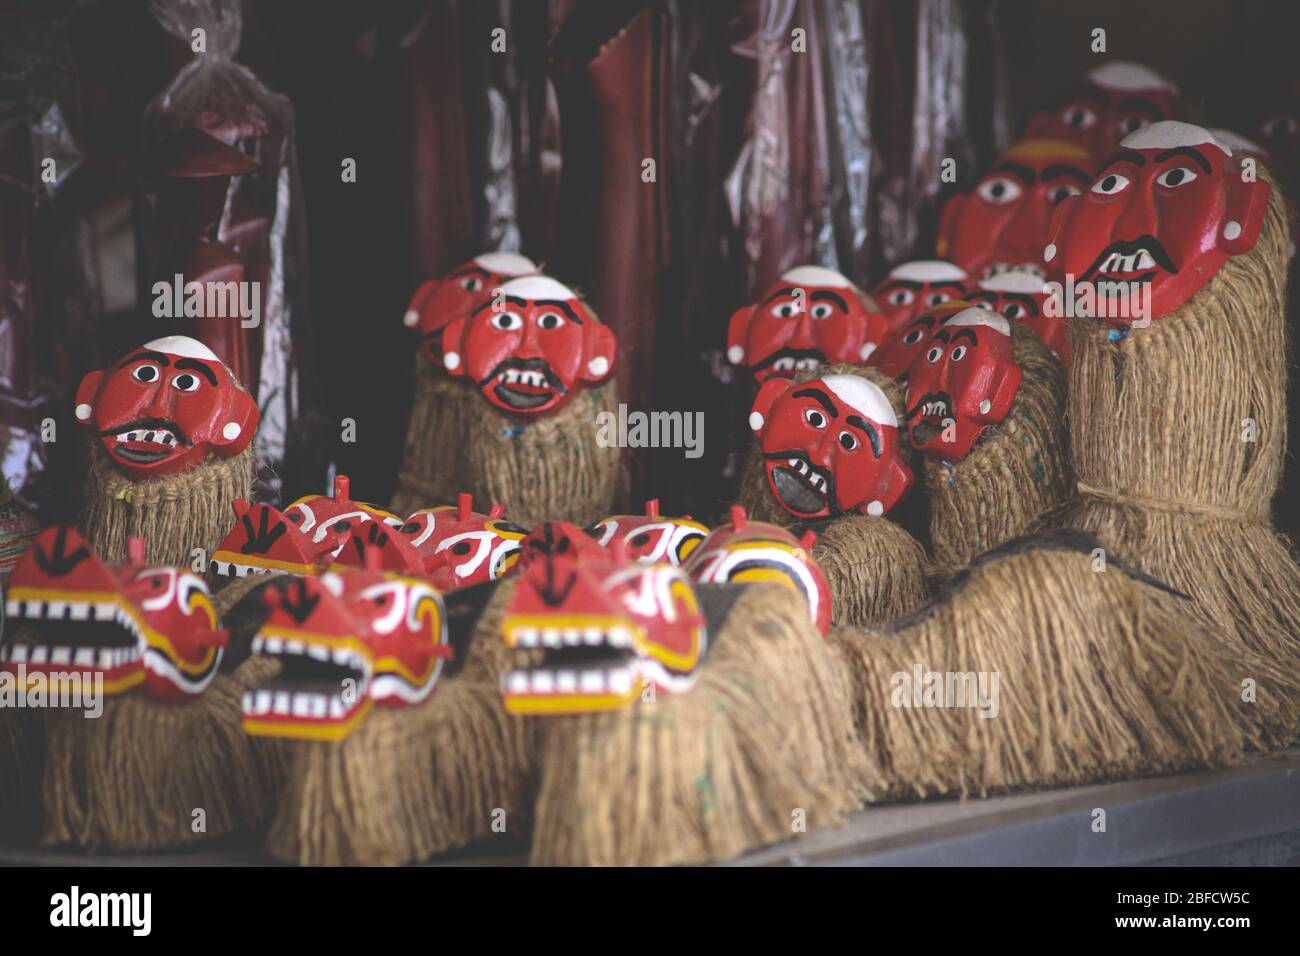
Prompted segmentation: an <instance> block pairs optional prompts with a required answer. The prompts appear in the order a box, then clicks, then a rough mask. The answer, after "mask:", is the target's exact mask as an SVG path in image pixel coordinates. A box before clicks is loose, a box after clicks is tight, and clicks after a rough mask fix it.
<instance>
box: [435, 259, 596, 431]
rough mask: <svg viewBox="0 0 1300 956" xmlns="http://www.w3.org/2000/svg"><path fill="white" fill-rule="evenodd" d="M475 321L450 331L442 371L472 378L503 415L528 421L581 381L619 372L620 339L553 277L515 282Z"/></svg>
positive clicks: (503, 288) (468, 318)
mask: <svg viewBox="0 0 1300 956" xmlns="http://www.w3.org/2000/svg"><path fill="white" fill-rule="evenodd" d="M498 291H499V294H498V295H496V296H494V297H493V298H492V299H491V300H490V301H488V302H487V303H484V304H483V305H480V306H479V307H478V308H477V309H476V310H475V312H474V313H473V315H470V316H466V317H462V318H459V319H456V320H455V321H453V322H452V323H451V324H450V325H448V326H447V329H446V331H445V332H444V333H443V357H442V362H443V366H444V367H445V368H446V369H447V371H448V372H450V373H451V374H452V375H468V376H469V377H470V379H471V380H472V381H473V382H474V384H475V385H476V386H477V387H478V388H479V390H480V391H482V392H483V396H484V397H485V398H486V399H487V400H488V401H489V402H491V403H492V404H493V405H495V406H496V407H497V408H502V409H505V410H506V411H508V412H517V413H519V414H523V415H538V414H541V413H542V412H549V411H552V410H554V409H557V408H559V407H561V406H562V405H564V404H565V403H566V402H568V401H569V400H570V399H571V398H573V394H574V389H575V388H577V387H578V385H579V384H580V383H583V382H601V381H603V380H604V379H606V378H607V377H609V373H610V370H611V369H613V367H614V352H615V349H616V342H615V340H614V333H613V332H611V331H610V330H609V327H608V326H605V325H602V324H601V323H600V322H599V321H598V320H597V319H596V317H595V316H594V315H593V314H592V313H591V312H590V311H589V310H588V309H587V307H586V305H584V304H583V302H582V300H581V299H579V298H578V296H577V294H576V293H574V292H573V291H572V290H570V289H568V288H566V287H565V286H563V285H561V284H560V283H558V282H556V281H555V280H554V279H551V278H548V277H547V276H526V277H524V278H522V279H512V280H511V281H509V282H507V283H506V284H505V285H503V286H501V288H500V289H499V290H498Z"/></svg>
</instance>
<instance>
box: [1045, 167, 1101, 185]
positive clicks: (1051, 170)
mask: <svg viewBox="0 0 1300 956" xmlns="http://www.w3.org/2000/svg"><path fill="white" fill-rule="evenodd" d="M1066 176H1069V177H1071V178H1073V179H1077V180H1079V181H1080V182H1083V183H1090V182H1092V177H1091V176H1089V175H1088V174H1087V173H1086V172H1084V171H1083V170H1082V169H1079V168H1078V167H1077V166H1048V167H1047V168H1046V169H1044V170H1043V182H1047V181H1048V180H1049V179H1061V178H1063V177H1066Z"/></svg>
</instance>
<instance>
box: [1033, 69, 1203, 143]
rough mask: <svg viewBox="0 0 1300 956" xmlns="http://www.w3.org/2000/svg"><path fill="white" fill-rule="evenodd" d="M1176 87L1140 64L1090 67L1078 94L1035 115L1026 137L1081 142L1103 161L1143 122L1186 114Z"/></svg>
mask: <svg viewBox="0 0 1300 956" xmlns="http://www.w3.org/2000/svg"><path fill="white" fill-rule="evenodd" d="M1183 112H1184V110H1183V103H1182V99H1181V98H1180V97H1179V95H1178V88H1177V87H1176V86H1174V85H1173V84H1172V83H1170V82H1169V81H1168V80H1166V79H1165V78H1164V77H1163V76H1161V75H1160V74H1159V73H1157V72H1155V71H1154V70H1152V69H1149V68H1148V67H1145V66H1142V65H1141V64H1139V63H1127V62H1124V61H1116V62H1113V63H1107V64H1105V65H1104V66H1099V67H1097V68H1096V69H1094V70H1091V71H1090V72H1089V73H1088V75H1087V77H1086V78H1085V82H1084V85H1083V88H1082V89H1081V90H1080V91H1079V93H1078V95H1077V96H1075V97H1074V98H1073V99H1071V100H1070V101H1069V102H1068V103H1066V104H1065V105H1064V106H1062V107H1061V108H1060V109H1059V110H1056V111H1055V112H1052V113H1035V114H1034V115H1033V116H1031V117H1030V118H1029V123H1028V124H1027V125H1026V127H1025V138H1026V139H1063V140H1067V141H1069V142H1071V143H1078V144H1079V145H1080V146H1082V147H1084V148H1085V149H1087V150H1088V152H1089V153H1091V154H1092V157H1093V159H1094V161H1095V162H1098V163H1101V162H1105V161H1106V160H1107V159H1108V158H1109V157H1110V156H1111V155H1112V154H1113V153H1114V152H1115V150H1116V149H1118V148H1119V143H1120V140H1122V139H1123V138H1124V137H1125V136H1128V135H1130V134H1131V133H1136V132H1137V131H1138V130H1140V129H1142V128H1143V127H1144V126H1149V125H1151V124H1152V123H1156V122H1159V121H1160V120H1167V119H1178V118H1179V117H1181V116H1182V115H1183Z"/></svg>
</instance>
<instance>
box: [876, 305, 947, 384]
mask: <svg viewBox="0 0 1300 956" xmlns="http://www.w3.org/2000/svg"><path fill="white" fill-rule="evenodd" d="M968 308H970V303H969V302H967V301H966V300H964V299H949V300H945V301H944V302H942V303H940V304H939V305H937V306H934V307H932V308H929V309H926V310H925V311H923V312H922V313H921V314H920V315H918V316H917V317H916V318H915V319H913V320H912V321H910V322H908V323H907V324H906V325H904V326H903V327H902V328H901V329H899V330H898V331H897V332H895V333H893V334H892V335H890V337H889V338H888V339H887V340H886V341H885V344H884V346H883V347H882V348H881V349H880V351H879V352H877V353H876V354H875V355H873V356H872V361H870V362H868V363H867V364H868V365H871V366H874V367H875V368H878V369H880V370H881V371H882V372H884V373H885V374H886V375H888V376H889V377H890V378H894V379H901V378H903V377H904V376H905V375H907V371H908V369H909V368H911V366H912V364H913V363H914V362H915V361H916V360H917V358H918V357H920V356H921V355H922V354H924V352H925V343H926V341H927V340H929V338H930V336H931V335H932V334H933V333H934V330H935V329H937V328H938V327H939V326H940V325H942V324H943V322H944V320H946V319H950V318H952V317H953V316H954V315H956V314H957V313H958V312H960V311H962V310H963V309H968Z"/></svg>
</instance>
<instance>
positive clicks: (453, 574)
mask: <svg viewBox="0 0 1300 956" xmlns="http://www.w3.org/2000/svg"><path fill="white" fill-rule="evenodd" d="M504 511H505V509H504V508H502V507H501V505H493V506H492V507H491V508H489V509H488V512H487V514H481V513H480V512H477V511H475V510H474V498H473V496H472V495H468V494H464V493H462V494H460V495H459V496H458V497H457V502H456V505H455V507H452V506H451V505H439V506H437V507H434V508H422V509H420V510H419V511H417V512H415V514H413V515H411V516H410V517H409V518H407V519H406V521H405V522H404V523H403V524H402V526H401V528H400V529H398V532H397V536H398V537H399V538H401V539H403V540H404V542H405V543H406V544H407V545H408V546H409V547H410V548H412V549H414V551H415V553H416V554H417V556H418V558H419V562H420V564H419V569H418V571H415V572H414V573H418V574H421V575H423V576H425V577H427V578H428V579H429V580H430V581H432V582H433V586H434V587H436V588H437V589H438V590H439V591H441V592H443V593H444V594H445V593H447V592H448V591H453V590H455V589H456V588H463V587H468V586H469V585H471V584H482V583H483V582H485V581H496V580H497V579H499V578H502V577H505V575H507V574H509V573H510V572H511V571H512V570H514V567H515V564H516V563H517V562H518V561H519V555H520V547H521V546H522V544H523V540H524V536H525V535H526V534H527V533H528V531H527V529H526V528H521V527H520V526H519V525H517V524H512V523H511V522H509V521H507V520H506V519H505V518H503V517H502V514H503V513H504ZM385 566H386V567H387V566H388V564H387V563H385Z"/></svg>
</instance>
